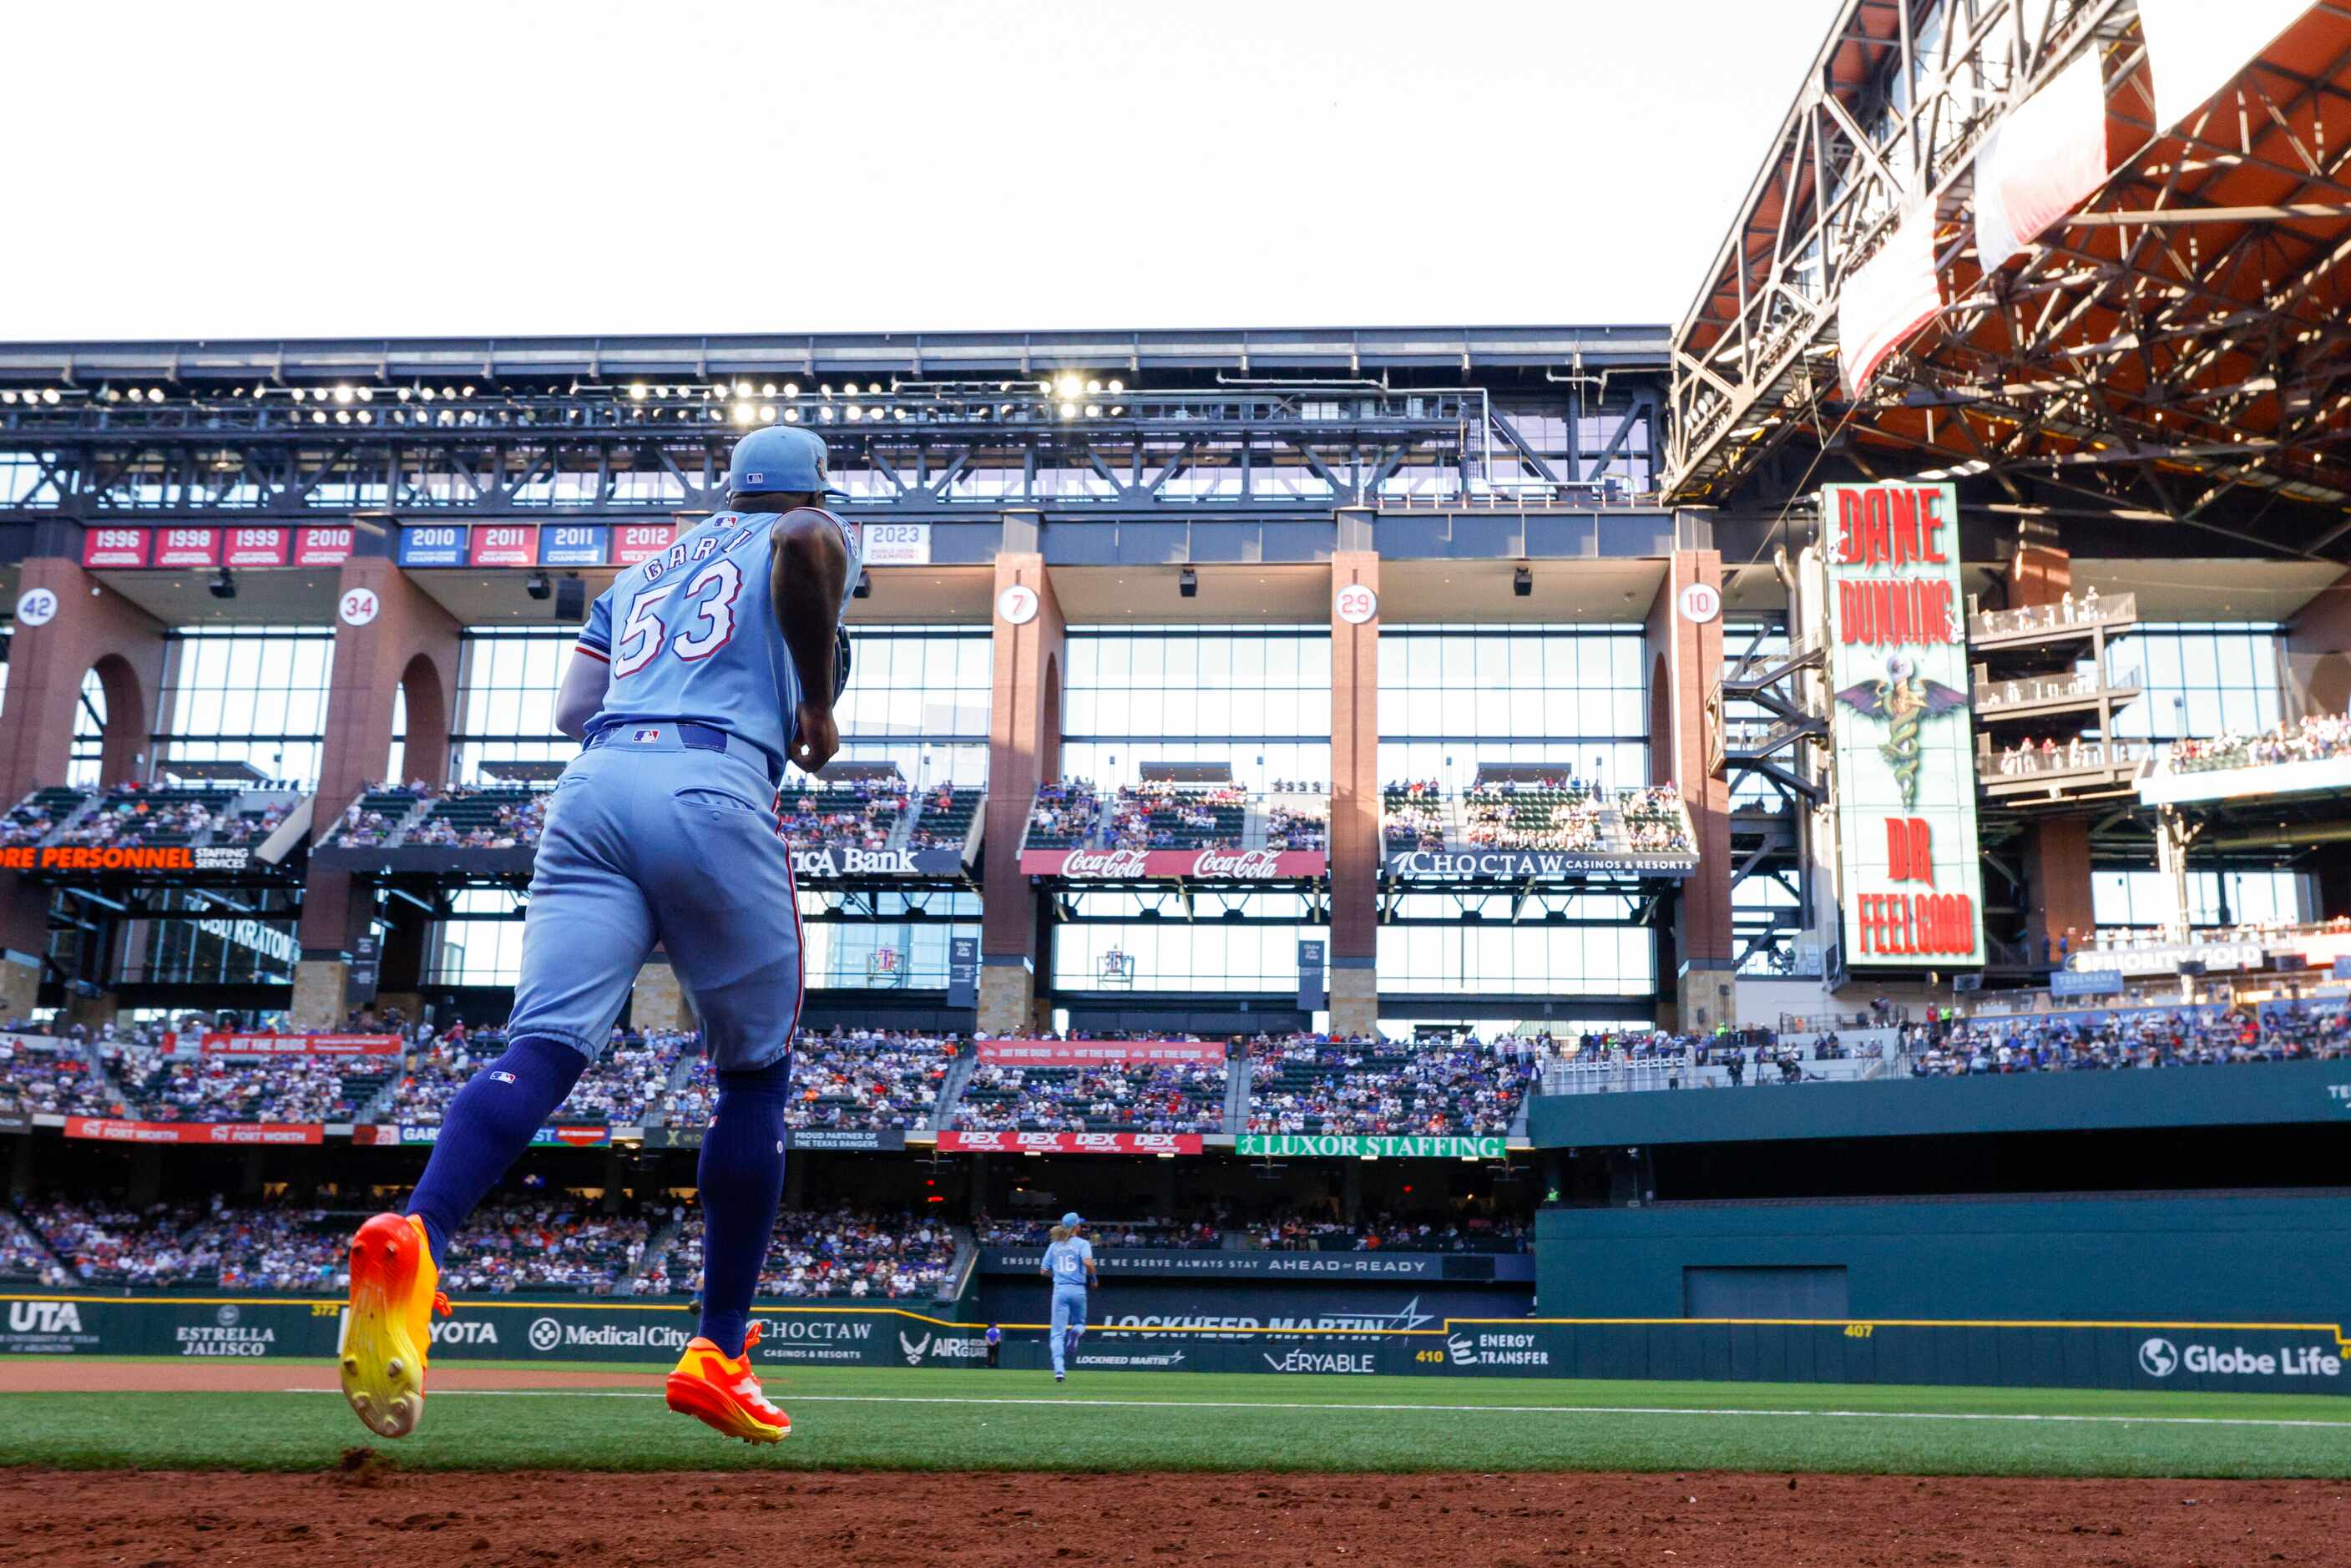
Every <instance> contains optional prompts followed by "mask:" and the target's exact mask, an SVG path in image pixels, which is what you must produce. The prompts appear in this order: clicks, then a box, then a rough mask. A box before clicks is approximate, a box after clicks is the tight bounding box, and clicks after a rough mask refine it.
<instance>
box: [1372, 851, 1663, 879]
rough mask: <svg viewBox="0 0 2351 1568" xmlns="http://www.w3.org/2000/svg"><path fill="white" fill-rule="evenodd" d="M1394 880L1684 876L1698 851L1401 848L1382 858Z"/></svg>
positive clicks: (1390, 876)
mask: <svg viewBox="0 0 2351 1568" xmlns="http://www.w3.org/2000/svg"><path fill="white" fill-rule="evenodd" d="M1384 867H1385V870H1386V872H1387V874H1388V877H1389V879H1390V880H1391V881H1395V882H1524V881H1526V880H1527V879H1529V878H1530V877H1531V878H1533V879H1535V880H1536V881H1541V880H1543V879H1545V878H1548V877H1568V876H1667V877H1686V876H1689V875H1692V874H1694V873H1696V872H1697V870H1698V856H1697V855H1696V854H1695V853H1690V854H1638V853H1634V852H1625V853H1621V854H1612V853H1608V852H1593V851H1574V852H1570V851H1566V850H1399V851H1397V852H1395V853H1394V854H1392V855H1389V856H1388V857H1387V859H1386V861H1385V862H1384Z"/></svg>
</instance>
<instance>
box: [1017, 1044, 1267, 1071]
mask: <svg viewBox="0 0 2351 1568" xmlns="http://www.w3.org/2000/svg"><path fill="white" fill-rule="evenodd" d="M979 1059H980V1060H981V1061H1000V1062H1006V1063H1009V1064H1015V1065H1025V1066H1029V1067H1118V1066H1124V1065H1128V1064H1131V1063H1136V1062H1153V1061H1223V1060H1224V1059H1225V1048H1224V1046H1223V1045H1222V1044H1221V1043H1220V1042H1218V1041H1217V1040H981V1041H980V1042H979Z"/></svg>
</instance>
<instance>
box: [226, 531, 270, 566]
mask: <svg viewBox="0 0 2351 1568" xmlns="http://www.w3.org/2000/svg"><path fill="white" fill-rule="evenodd" d="M227 534H228V539H227V543H226V545H225V547H224V548H223V549H222V551H221V564H222V565H223V566H284V565H285V564H286V530H285V529H284V528H230V529H228V530H227Z"/></svg>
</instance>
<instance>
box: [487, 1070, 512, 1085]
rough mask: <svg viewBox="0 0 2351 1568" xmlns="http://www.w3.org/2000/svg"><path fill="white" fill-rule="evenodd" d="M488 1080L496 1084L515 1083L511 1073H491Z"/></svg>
mask: <svg viewBox="0 0 2351 1568" xmlns="http://www.w3.org/2000/svg"><path fill="white" fill-rule="evenodd" d="M490 1079H491V1082H496V1083H512V1082H514V1081H515V1075H514V1074H513V1073H511V1072H493V1073H491V1074H490Z"/></svg>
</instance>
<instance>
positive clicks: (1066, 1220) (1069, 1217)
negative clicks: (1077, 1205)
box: [1061, 1210, 1085, 1230]
mask: <svg viewBox="0 0 2351 1568" xmlns="http://www.w3.org/2000/svg"><path fill="white" fill-rule="evenodd" d="M1061 1223H1062V1224H1064V1225H1066V1226H1068V1227H1069V1228H1071V1229H1072V1230H1075V1229H1076V1228H1078V1227H1079V1226H1081V1225H1083V1224H1084V1223H1085V1221H1084V1220H1082V1219H1080V1218H1078V1217H1077V1214H1076V1212H1075V1211H1074V1210H1072V1211H1071V1212H1070V1213H1068V1214H1065V1215H1063V1216H1061Z"/></svg>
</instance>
